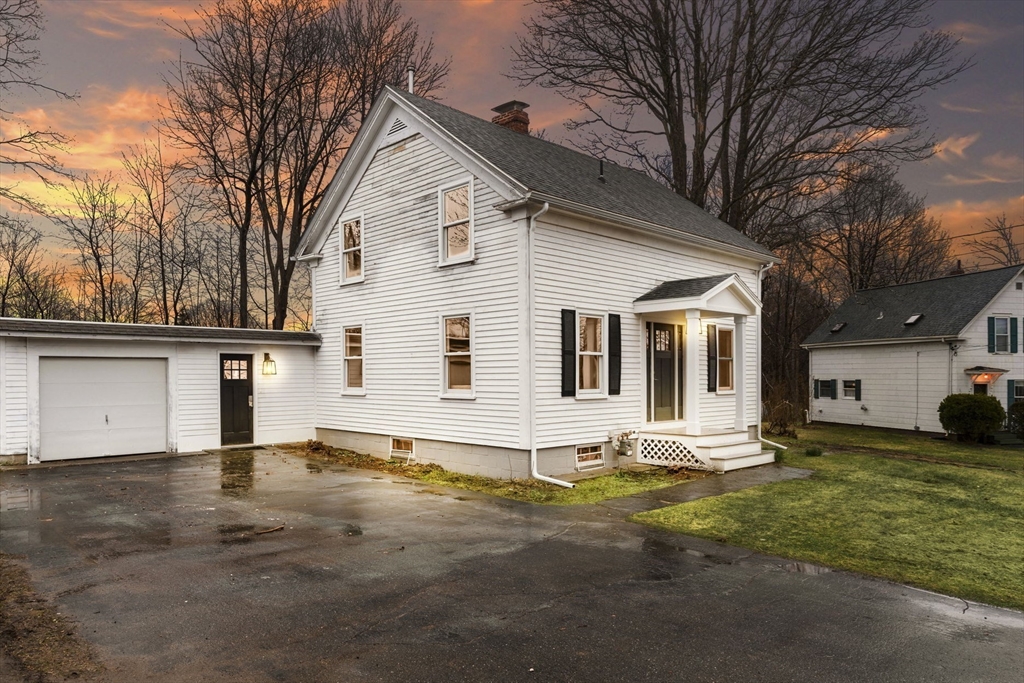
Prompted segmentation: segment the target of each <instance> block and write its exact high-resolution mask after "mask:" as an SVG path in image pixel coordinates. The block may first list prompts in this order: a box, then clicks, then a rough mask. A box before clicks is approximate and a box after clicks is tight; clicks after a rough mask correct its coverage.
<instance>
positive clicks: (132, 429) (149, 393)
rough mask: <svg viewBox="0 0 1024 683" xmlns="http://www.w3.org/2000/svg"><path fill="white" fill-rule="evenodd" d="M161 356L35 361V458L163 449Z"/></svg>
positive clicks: (164, 396)
mask: <svg viewBox="0 0 1024 683" xmlns="http://www.w3.org/2000/svg"><path fill="white" fill-rule="evenodd" d="M167 395H168V391H167V361H166V359H163V358H54V357H41V358H40V359H39V460H41V461H44V462H45V461H47V460H65V459H73V458H97V457H101V456H104V455H130V454H135V453H163V452H164V451H166V450H167Z"/></svg>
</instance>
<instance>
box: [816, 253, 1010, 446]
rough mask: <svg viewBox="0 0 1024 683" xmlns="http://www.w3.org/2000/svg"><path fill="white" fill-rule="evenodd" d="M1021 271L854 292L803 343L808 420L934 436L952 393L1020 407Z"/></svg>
mask: <svg viewBox="0 0 1024 683" xmlns="http://www.w3.org/2000/svg"><path fill="white" fill-rule="evenodd" d="M1022 318H1024V266H1021V265H1018V266H1011V267H1009V268H999V269H996V270H988V271H983V272H979V273H970V274H967V275H956V276H950V277H944V278H939V279H936V280H927V281H924V282H915V283H912V284H906V285H897V286H894V287H884V288H879V289H868V290H863V291H860V292H857V293H856V294H854V295H853V296H852V297H850V298H849V299H848V300H846V301H845V302H844V303H843V305H842V306H840V307H839V308H838V309H837V310H836V312H835V313H833V314H832V315H831V316H829V318H828V320H826V321H825V322H824V323H823V324H822V325H821V326H820V327H819V328H818V329H817V330H815V331H814V333H813V334H811V336H809V337H808V338H807V339H806V340H805V342H804V344H803V346H804V348H806V349H808V350H809V351H810V375H811V382H812V388H811V401H810V417H811V419H812V420H813V421H817V422H838V423H844V424H855V425H870V426H874V427H892V428H898V429H917V430H921V431H926V432H942V431H943V430H942V425H941V424H940V423H939V415H938V412H937V411H938V407H939V403H940V402H941V401H942V399H943V398H945V397H946V396H948V395H949V394H955V393H981V394H990V395H992V396H995V397H997V398H998V399H999V401H1000V402H1001V403H1002V404H1003V407H1004V408H1009V407H1010V405H1011V404H1012V403H1013V402H1014V401H1020V400H1024V353H1022V351H1024V349H1022V348H1021V344H1020V329H1021V326H1022Z"/></svg>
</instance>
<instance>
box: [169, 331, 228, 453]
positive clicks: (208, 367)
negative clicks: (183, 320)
mask: <svg viewBox="0 0 1024 683" xmlns="http://www.w3.org/2000/svg"><path fill="white" fill-rule="evenodd" d="M177 353H178V377H177V389H178V450H179V451H180V452H182V453H190V452H193V451H199V450H203V449H204V448H218V447H219V446H220V374H219V373H220V367H219V364H218V361H219V356H218V351H217V347H216V346H215V345H210V344H178V346H177Z"/></svg>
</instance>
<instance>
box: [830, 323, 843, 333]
mask: <svg viewBox="0 0 1024 683" xmlns="http://www.w3.org/2000/svg"><path fill="white" fill-rule="evenodd" d="M844 327H846V323H836V324H835V325H833V326H832V330H831V332H832V334H835V333H836V332H838V331H839V330H841V329H843V328H844Z"/></svg>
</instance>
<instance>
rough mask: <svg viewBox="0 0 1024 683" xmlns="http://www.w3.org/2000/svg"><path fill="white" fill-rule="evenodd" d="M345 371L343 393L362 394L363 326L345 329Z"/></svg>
mask: <svg viewBox="0 0 1024 683" xmlns="http://www.w3.org/2000/svg"><path fill="white" fill-rule="evenodd" d="M344 336H345V340H344V343H343V346H344V349H345V362H344V365H345V369H344V383H343V388H344V390H345V391H352V392H353V393H355V392H362V391H364V390H365V388H364V386H363V326H362V325H356V326H353V327H346V328H345V333H344Z"/></svg>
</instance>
